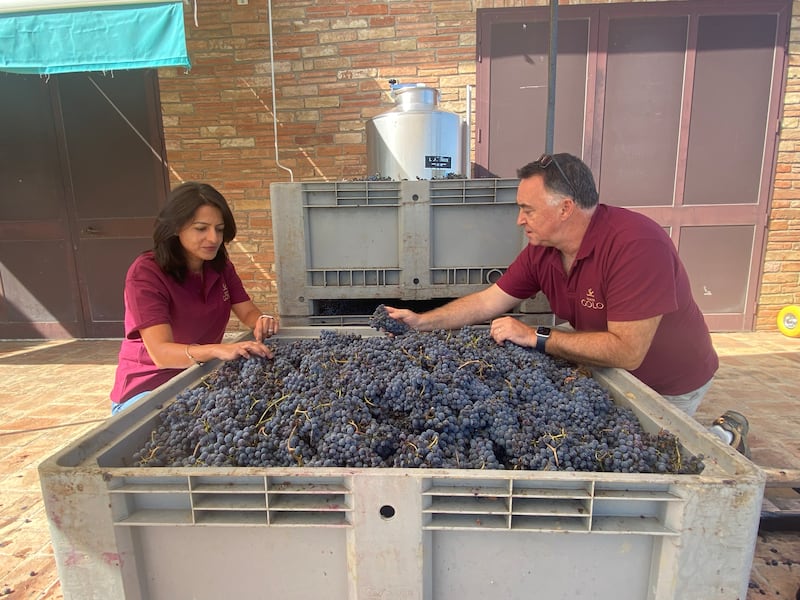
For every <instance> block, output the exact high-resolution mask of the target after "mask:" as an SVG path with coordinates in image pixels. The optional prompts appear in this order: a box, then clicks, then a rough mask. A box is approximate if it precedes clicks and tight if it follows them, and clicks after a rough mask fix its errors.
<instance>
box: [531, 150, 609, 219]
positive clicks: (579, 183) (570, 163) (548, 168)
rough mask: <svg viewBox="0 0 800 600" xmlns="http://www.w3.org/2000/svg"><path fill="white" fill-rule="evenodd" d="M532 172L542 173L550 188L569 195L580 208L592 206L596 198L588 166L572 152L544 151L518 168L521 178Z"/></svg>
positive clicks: (596, 200) (534, 173) (535, 173)
mask: <svg viewBox="0 0 800 600" xmlns="http://www.w3.org/2000/svg"><path fill="white" fill-rule="evenodd" d="M534 175H541V176H542V178H543V179H544V186H545V188H547V189H548V190H549V191H551V192H555V193H556V194H561V195H564V196H569V197H570V198H572V199H573V200H575V203H576V204H577V205H578V206H580V207H581V208H592V207H593V206H595V205H596V204H597V202H598V200H599V198H598V195H597V187H596V186H595V183H594V176H593V175H592V171H591V169H589V167H588V166H587V165H586V163H584V162H583V161H582V160H581V159H580V158H578V157H577V156H573V155H572V154H567V153H566V152H562V153H560V154H553V155H550V154H543V155H542V156H541V157H539V159H538V160H535V161H533V162H531V163H528V164H527V165H525V166H524V167H520V168H519V169H517V177H519V178H520V179H528V178H529V177H533V176H534Z"/></svg>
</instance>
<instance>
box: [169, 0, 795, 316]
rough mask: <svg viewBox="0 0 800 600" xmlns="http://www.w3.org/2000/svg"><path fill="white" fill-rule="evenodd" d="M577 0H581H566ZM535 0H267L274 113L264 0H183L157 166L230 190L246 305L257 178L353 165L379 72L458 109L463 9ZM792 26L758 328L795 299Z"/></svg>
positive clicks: (315, 174)
mask: <svg viewBox="0 0 800 600" xmlns="http://www.w3.org/2000/svg"><path fill="white" fill-rule="evenodd" d="M580 3H587V4H590V3H592V2H571V4H580ZM548 4H549V2H548V1H547V0H538V1H535V2H530V1H529V2H524V1H510V0H485V1H480V0H472V1H470V0H434V1H420V0H391V1H384V2H379V1H352V0H276V1H274V2H273V5H272V23H273V32H274V34H273V35H274V40H273V47H272V52H273V54H274V65H275V74H274V77H275V96H276V103H275V105H276V107H277V109H276V110H275V111H274V115H275V116H276V117H277V125H276V124H275V123H274V122H273V101H272V93H273V92H272V83H271V72H270V64H271V61H270V35H269V22H268V21H269V20H268V12H269V11H268V5H267V2H266V0H264V1H261V0H259V1H258V2H254V1H253V0H249V1H248V4H246V5H243V6H240V5H238V4H237V2H236V1H235V0H197V26H196V25H195V23H194V15H193V6H187V7H186V34H187V42H188V47H189V54H190V57H191V60H192V68H191V70H190V71H189V72H188V73H187V72H185V71H184V70H183V69H161V70H160V72H159V73H160V88H161V100H162V112H163V120H164V132H165V139H166V145H167V151H168V160H169V163H170V172H171V176H172V179H173V183H177V182H179V181H182V180H189V179H199V180H204V181H208V182H210V183H212V184H214V185H216V186H217V187H218V188H219V189H220V191H222V192H223V194H225V196H226V197H227V198H228V200H229V201H230V203H231V205H232V208H233V211H234V214H235V216H236V219H237V224H238V226H239V235H238V236H237V238H236V240H235V241H234V243H233V244H232V245H231V247H230V251H231V257H232V259H233V261H234V263H235V264H236V266H237V268H238V270H239V273H240V275H241V276H242V278H243V280H244V282H245V285H246V287H247V289H248V290H249V291H250V293H251V295H252V296H253V298H254V300H255V301H256V303H257V304H259V305H260V306H261V307H262V308H263V309H264V310H266V311H269V312H274V311H277V306H276V298H277V295H276V282H275V269H274V262H275V256H274V250H273V241H272V223H271V220H270V208H269V184H270V183H271V182H274V181H281V182H286V181H290V173H289V170H291V173H292V174H293V177H294V181H310V180H318V181H319V180H321V181H336V180H342V179H352V178H360V177H364V176H366V175H367V173H366V146H365V131H364V126H365V122H366V121H367V120H368V119H369V118H370V117H373V116H375V115H376V114H380V113H382V112H384V111H386V110H387V109H389V108H391V107H392V106H393V105H394V103H393V101H392V99H391V98H390V96H389V95H388V90H389V84H388V80H389V79H391V78H395V79H398V80H399V81H402V82H409V83H411V82H413V83H424V84H428V85H430V86H432V87H434V88H437V89H438V90H439V91H440V94H441V99H440V107H441V108H442V109H443V110H448V111H452V112H455V113H457V114H459V115H464V114H465V110H466V97H467V92H466V86H467V85H468V84H472V85H474V83H475V28H476V20H475V14H476V13H475V11H476V9H478V8H502V7H514V6H533V5H543V6H546V5H548ZM798 9H800V0H796V1H795V10H794V13H795V14H800V10H798ZM799 36H800V25H796V28H795V29H793V32H792V46H791V47H790V51H791V52H792V55H791V60H790V66H789V72H788V86H787V94H786V106H785V115H784V121H783V135H782V139H781V141H780V146H779V156H778V160H779V164H778V169H777V174H776V178H775V196H774V201H773V207H772V215H771V219H770V227H769V232H768V240H767V248H766V256H765V261H764V268H763V283H762V287H761V290H760V295H759V307H758V314H757V328H758V329H775V328H776V323H775V317H776V315H777V312H778V311H779V310H780V309H781V308H782V307H783V306H785V305H786V304H798V303H800V258H798V256H799V255H800V193H798V191H797V188H798V187H800V178H798V172H800V148H798V147H797V140H798V139H800V129H799V128H800V119H799V118H798V117H800V93H799V92H800V88H799V87H798V84H797V78H798V77H799V76H800V58H798V55H797V39H798V37H799ZM473 108H474V107H473ZM275 129H277V146H278V151H277V157H276V149H275V145H276V140H275V135H274V131H275ZM278 161H279V163H280V164H278ZM236 327H237V324H236V322H235V320H234V321H233V322H232V324H231V328H232V329H234V328H236Z"/></svg>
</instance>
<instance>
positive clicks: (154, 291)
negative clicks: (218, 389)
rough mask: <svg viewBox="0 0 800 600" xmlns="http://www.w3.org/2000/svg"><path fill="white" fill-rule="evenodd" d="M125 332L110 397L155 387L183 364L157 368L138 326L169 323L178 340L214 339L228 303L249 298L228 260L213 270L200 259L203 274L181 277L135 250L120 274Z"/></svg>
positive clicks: (220, 332)
mask: <svg viewBox="0 0 800 600" xmlns="http://www.w3.org/2000/svg"><path fill="white" fill-rule="evenodd" d="M124 299H125V338H124V339H123V340H122V346H121V348H120V351H119V364H118V366H117V373H116V377H115V381H114V388H113V389H112V391H111V400H112V401H113V402H124V401H125V400H127V399H128V398H131V397H133V396H135V395H136V394H139V393H140V392H144V391H149V390H153V389H155V388H157V387H158V386H160V385H161V384H163V383H166V382H167V381H169V380H170V379H172V378H173V377H174V376H175V375H177V374H178V373H180V372H181V371H182V370H183V369H159V368H158V367H156V366H155V364H154V363H153V361H152V359H151V358H150V355H149V354H148V353H147V349H146V348H145V346H144V342H142V338H141V335H140V334H139V330H140V329H143V328H145V327H151V326H153V325H161V324H165V323H166V324H169V325H170V326H171V327H172V336H173V339H174V340H175V341H176V342H177V343H179V344H218V343H219V342H220V341H222V336H223V334H224V333H225V328H226V327H227V325H228V321H229V319H230V316H231V307H232V306H233V305H234V304H239V303H240V302H246V301H248V300H250V296H249V295H248V294H247V292H246V291H245V289H244V286H243V285H242V281H241V279H239V275H237V273H236V269H235V268H234V267H233V264H232V263H231V262H230V261H227V263H226V264H225V268H224V269H223V271H222V272H221V273H218V272H217V271H215V270H214V269H213V268H211V266H210V264H209V263H207V262H206V263H204V266H203V277H202V278H201V277H200V276H199V275H195V274H191V273H190V274H188V275H187V276H186V280H185V281H183V283H179V282H177V281H176V280H175V279H173V278H172V277H170V276H169V275H167V274H166V273H164V272H163V271H162V270H161V268H160V267H159V266H158V265H157V264H156V261H155V258H154V256H153V253H152V252H145V253H144V254H141V255H139V256H138V257H137V258H136V260H134V261H133V264H132V265H131V266H130V268H129V269H128V274H127V276H126V277H125V293H124Z"/></svg>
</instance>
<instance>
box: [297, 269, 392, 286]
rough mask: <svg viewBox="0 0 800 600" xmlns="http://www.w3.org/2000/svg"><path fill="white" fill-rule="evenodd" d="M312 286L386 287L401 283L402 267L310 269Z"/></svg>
mask: <svg viewBox="0 0 800 600" xmlns="http://www.w3.org/2000/svg"><path fill="white" fill-rule="evenodd" d="M306 272H307V274H308V275H307V276H308V285H310V286H312V287H346V288H353V287H384V286H387V285H399V284H400V269H308V270H307V271H306Z"/></svg>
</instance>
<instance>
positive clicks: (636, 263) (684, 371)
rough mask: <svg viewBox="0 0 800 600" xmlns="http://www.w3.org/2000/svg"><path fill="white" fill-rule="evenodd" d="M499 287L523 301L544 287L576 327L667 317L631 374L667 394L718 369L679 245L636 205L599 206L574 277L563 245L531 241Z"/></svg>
mask: <svg viewBox="0 0 800 600" xmlns="http://www.w3.org/2000/svg"><path fill="white" fill-rule="evenodd" d="M497 285H498V286H500V288H501V289H502V290H503V291H504V292H506V293H507V294H510V295H511V296H514V297H515V298H521V299H524V298H529V297H531V296H533V295H534V294H536V293H537V292H539V291H541V292H543V293H544V295H545V296H546V297H547V299H548V301H549V302H550V307H551V309H552V310H553V313H554V314H555V315H556V316H557V317H559V318H561V319H564V320H566V321H568V322H569V323H570V324H571V325H572V326H573V327H574V328H575V330H577V331H607V330H608V321H609V320H610V321H637V320H641V319H647V318H650V317H655V316H657V315H663V317H662V319H661V322H660V324H659V326H658V329H657V330H656V334H655V337H654V338H653V343H652V344H651V346H650V349H649V351H648V352H647V355H646V356H645V358H644V361H643V362H642V364H641V366H640V367H639V368H638V369H636V370H634V371H632V374H633V375H635V376H636V377H637V378H638V379H639V380H641V381H642V382H644V383H645V384H647V385H648V386H650V387H651V388H653V389H654V390H655V391H657V392H659V393H660V394H666V395H678V394H684V393H686V392H691V391H693V390H696V389H697V388H699V387H701V386H702V385H703V384H705V383H706V382H707V381H709V380H710V379H711V378H712V377H713V375H714V373H715V372H716V370H717V368H718V367H719V359H718V357H717V354H716V352H715V351H714V347H713V345H712V342H711V336H710V335H709V332H708V327H707V326H706V323H705V320H704V318H703V314H702V312H701V311H700V308H699V307H698V306H697V303H696V302H695V301H694V298H693V297H692V290H691V286H690V284H689V277H688V275H687V273H686V270H685V268H684V266H683V264H682V263H681V261H680V258H679V257H678V252H677V251H676V249H675V245H674V244H673V243H672V240H670V238H669V236H667V234H666V233H665V232H664V230H663V229H662V228H661V226H660V225H658V224H657V223H656V222H655V221H653V220H652V219H650V218H648V217H645V216H644V215H641V214H639V213H636V212H633V211H631V210H627V209H624V208H619V207H615V206H608V205H605V204H599V205H598V206H597V208H596V209H595V212H594V214H593V215H592V219H591V221H590V223H589V227H588V229H587V230H586V234H585V235H584V237H583V240H582V241H581V246H580V248H579V250H578V254H577V256H576V258H575V262H574V264H573V266H572V269H571V270H570V272H569V274H567V273H565V271H564V267H563V265H562V262H561V253H560V252H559V251H558V250H556V249H555V248H549V247H543V246H533V245H528V246H527V247H526V248H525V249H524V250H523V251H522V252H521V253H520V254H519V255H518V256H517V258H516V259H515V260H514V262H513V263H512V264H511V265H510V266H509V268H508V270H507V271H506V273H505V274H503V276H502V277H501V278H500V279H499V280H498V281H497Z"/></svg>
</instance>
